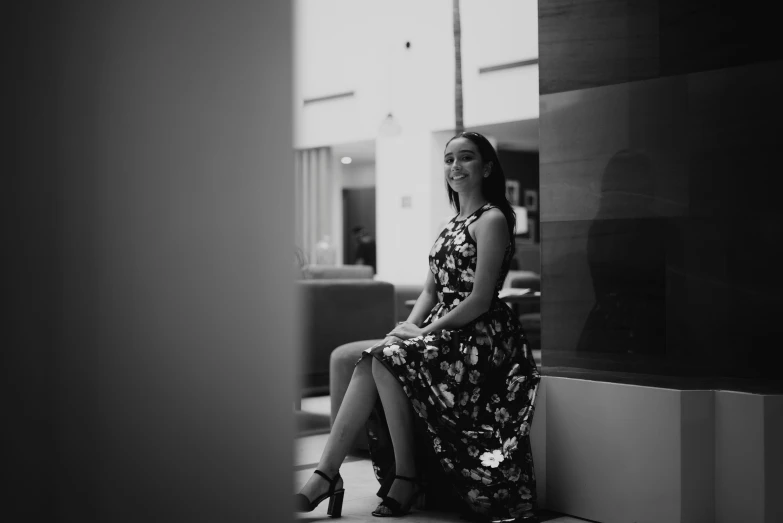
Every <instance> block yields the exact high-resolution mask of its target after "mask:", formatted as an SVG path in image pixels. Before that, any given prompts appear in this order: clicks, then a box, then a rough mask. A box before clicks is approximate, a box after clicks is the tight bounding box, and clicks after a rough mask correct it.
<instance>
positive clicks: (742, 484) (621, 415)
mask: <svg viewBox="0 0 783 523" xmlns="http://www.w3.org/2000/svg"><path fill="white" fill-rule="evenodd" d="M781 441H783V396H780V395H762V394H747V393H742V392H729V391H714V390H677V389H666V388H658V387H647V386H639V385H630V384H621V383H608V382H599V381H590V380H581V379H572V378H563V377H552V376H543V377H542V380H541V385H540V388H539V395H538V398H537V400H536V413H535V418H534V421H533V425H532V430H531V443H532V446H533V459H534V463H535V469H536V477H537V480H538V494H539V505H540V506H541V507H542V508H548V509H550V510H553V511H556V512H561V513H564V514H570V515H573V516H576V517H581V518H586V519H590V520H594V521H600V522H601V523H628V522H636V523H670V522H671V523H686V522H688V523H691V522H694V523H700V522H703V523H715V522H717V523H723V522H726V523H728V522H736V521H742V522H743V523H746V522H747V523H772V522H779V521H783V519H781V513H782V512H781V506H783V505H781V496H780V495H779V494H773V493H778V492H783V483H782V482H781V481H782V480H783V462H782V460H781V456H782V455H783V450H781V447H783V445H781V443H780V442H781Z"/></svg>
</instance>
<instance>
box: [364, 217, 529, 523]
mask: <svg viewBox="0 0 783 523" xmlns="http://www.w3.org/2000/svg"><path fill="white" fill-rule="evenodd" d="M490 208H492V206H491V205H490V204H487V205H485V206H483V207H481V208H480V209H478V210H477V211H476V212H474V213H473V214H472V215H470V216H468V217H467V218H466V219H464V220H458V219H457V218H456V217H454V218H452V220H451V221H450V222H449V223H448V225H447V226H446V227H445V228H444V230H443V232H442V233H441V234H440V236H439V237H438V239H437V240H436V241H435V244H434V245H433V247H432V250H431V251H430V257H429V265H430V270H431V271H432V273H433V275H434V276H435V280H436V282H437V296H438V302H437V303H436V304H435V306H434V307H433V308H432V310H431V311H430V313H429V315H428V316H427V318H426V319H425V320H424V324H423V325H427V324H429V323H431V322H433V321H435V320H437V319H438V318H441V317H442V316H444V315H445V314H446V313H447V312H449V311H450V310H451V309H453V308H454V307H456V306H457V304H459V303H460V301H461V300H464V299H465V298H466V297H467V296H468V295H469V294H470V292H471V291H472V289H473V280H474V274H475V270H476V259H477V256H476V242H475V240H474V239H473V238H472V237H471V235H470V233H469V232H468V226H469V225H470V224H471V223H473V222H475V221H476V220H477V219H478V218H479V217H480V216H481V215H482V214H483V213H484V212H486V211H487V210H488V209H490ZM511 241H513V240H511ZM512 256H513V251H512V248H511V243H510V242H509V245H508V247H507V248H506V254H505V257H504V259H503V264H502V269H501V271H500V274H499V276H498V280H497V284H496V288H495V291H496V292H495V297H494V298H493V300H492V304H491V306H490V308H489V310H488V311H487V312H486V313H484V314H482V315H481V316H479V317H478V318H476V319H475V320H473V321H471V322H470V323H468V324H467V325H464V326H463V327H461V328H458V329H453V330H447V329H444V330H441V331H439V332H436V333H433V334H430V335H427V336H418V337H415V338H411V339H409V340H405V341H404V342H400V343H389V344H385V345H378V346H375V347H371V348H370V349H367V350H366V351H365V352H364V353H363V354H362V358H361V359H363V358H365V357H370V356H371V357H374V358H376V359H378V360H379V361H381V362H382V363H383V364H384V366H385V367H386V368H387V369H389V370H390V371H391V372H392V373H393V374H394V375H395V376H397V378H398V379H399V380H400V382H401V384H402V388H403V390H404V391H405V394H406V395H407V396H408V398H410V401H411V404H412V407H413V411H414V412H415V415H414V418H415V431H414V434H415V439H416V448H415V452H416V454H417V467H418V470H419V474H420V476H421V478H422V479H423V480H424V482H425V485H426V486H425V493H426V495H427V500H428V501H427V504H428V505H429V506H432V507H441V508H445V507H451V508H454V507H455V502H457V503H459V502H460V501H461V502H463V504H462V507H463V511H464V512H465V514H466V515H473V516H477V517H478V518H479V519H484V520H487V521H494V520H514V519H515V518H516V519H517V520H518V521H526V520H527V519H528V518H530V520H534V518H535V508H536V483H535V475H534V473H533V458H532V453H531V448H530V424H531V422H532V419H533V408H534V406H533V404H534V400H535V396H536V391H537V388H538V383H539V380H540V376H539V373H538V369H537V368H536V364H535V361H534V360H533V354H532V351H531V350H530V348H529V346H528V344H527V339H526V337H525V333H524V331H523V330H522V326H521V325H520V324H519V321H518V320H517V318H515V317H514V315H513V313H512V312H511V309H510V308H509V307H508V306H507V305H506V304H504V303H503V302H502V301H501V300H500V299H499V298H498V297H497V291H499V290H500V289H501V288H502V285H503V282H504V280H505V277H506V275H507V273H508V269H509V265H510V262H511V258H512ZM361 359H360V360H359V361H361ZM366 427H367V433H368V436H369V446H370V456H371V459H372V462H373V468H374V471H375V475H376V477H377V478H378V481H379V482H380V483H381V488H380V490H379V491H378V495H379V496H381V497H383V496H384V495H385V494H386V493H387V492H388V490H389V488H390V487H391V483H392V482H393V480H394V473H395V467H394V453H393V452H394V451H393V448H392V445H391V438H390V436H389V431H388V426H387V425H386V419H385V416H384V414H383V407H382V405H381V402H380V400H378V401H377V402H376V405H375V408H374V410H373V413H372V414H371V415H370V418H369V419H368V421H367V425H366Z"/></svg>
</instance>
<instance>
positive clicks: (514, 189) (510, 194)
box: [506, 180, 519, 205]
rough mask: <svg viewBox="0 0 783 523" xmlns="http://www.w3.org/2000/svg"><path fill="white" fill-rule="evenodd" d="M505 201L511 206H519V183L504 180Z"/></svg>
mask: <svg viewBox="0 0 783 523" xmlns="http://www.w3.org/2000/svg"><path fill="white" fill-rule="evenodd" d="M506 199H507V200H508V203H510V204H511V205H519V182H518V181H517V180H506Z"/></svg>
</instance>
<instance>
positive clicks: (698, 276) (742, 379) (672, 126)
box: [294, 0, 783, 523]
mask: <svg viewBox="0 0 783 523" xmlns="http://www.w3.org/2000/svg"><path fill="white" fill-rule="evenodd" d="M327 4H329V5H327ZM648 4H649V6H655V9H652V8H651V9H647V8H643V7H641V6H635V5H634V6H631V5H629V6H626V5H625V4H623V3H612V2H610V3H608V4H607V5H606V6H604V7H599V6H597V5H593V4H570V3H569V4H564V3H562V2H538V3H537V4H536V3H535V2H494V3H493V7H492V9H488V8H486V6H485V5H484V4H483V3H481V2H477V1H471V0H462V2H459V6H460V9H461V14H460V23H461V39H460V46H461V47H460V51H461V57H460V62H459V63H461V68H462V70H461V81H462V86H461V89H460V95H461V96H462V100H461V103H460V105H461V106H462V107H463V109H464V125H465V128H466V129H467V130H474V131H478V132H482V133H484V134H486V135H487V136H488V137H490V140H491V141H492V142H493V145H495V147H496V149H497V150H498V153H499V156H500V158H501V162H504V165H506V162H508V166H507V167H506V172H507V173H510V174H508V175H507V176H508V178H509V180H511V184H510V187H509V192H508V196H509V199H510V200H511V199H512V198H514V197H515V190H516V191H517V194H521V195H523V196H522V197H520V198H519V199H518V200H516V201H512V204H516V205H519V206H522V207H525V209H524V213H525V215H526V217H527V223H526V224H525V228H529V230H526V232H525V234H524V235H519V236H517V237H516V245H517V251H518V253H520V254H519V255H518V257H517V260H516V265H515V267H514V268H515V269H517V270H519V271H523V272H524V273H528V272H529V273H533V274H535V277H536V282H535V284H531V283H530V280H529V279H528V280H525V281H526V283H524V285H523V284H522V283H520V284H517V285H511V284H509V282H508V281H507V285H506V287H512V286H513V287H529V288H530V287H532V288H531V289H530V290H531V291H534V292H535V293H536V295H537V296H536V297H535V303H534V304H533V305H532V306H531V307H530V308H527V309H525V311H524V312H525V313H526V314H524V315H523V316H524V317H523V318H522V319H523V324H524V325H525V327H526V328H528V329H530V331H531V333H534V335H535V337H536V340H537V346H536V349H537V351H540V352H538V362H539V365H540V367H541V370H542V374H543V376H544V378H543V382H542V387H541V391H540V393H539V397H538V398H537V400H536V401H537V407H536V408H537V410H536V421H535V422H534V424H533V433H532V435H531V439H532V442H533V448H534V459H535V464H536V471H537V481H538V484H539V499H538V502H539V506H540V507H541V509H542V512H541V518H542V520H550V519H551V520H552V521H571V519H568V518H583V519H585V520H589V521H597V522H601V523H615V522H617V523H625V522H628V521H638V522H641V521H645V522H650V523H662V522H670V521H671V522H690V521H694V522H697V521H698V522H701V521H703V522H727V523H728V522H734V521H743V522H746V521H747V522H750V521H759V522H762V521H763V522H772V521H778V520H780V519H781V518H783V515H782V514H783V512H782V511H783V508H781V505H780V503H779V501H778V500H777V498H776V496H775V495H774V494H773V492H776V491H778V490H779V488H780V487H783V482H782V480H781V477H782V476H781V470H783V469H782V468H781V467H782V466H783V465H782V464H781V459H780V458H781V451H780V444H779V441H783V396H781V393H783V383H782V382H781V381H780V377H779V375H778V374H777V373H776V372H775V371H774V370H773V368H774V367H772V366H771V361H772V360H771V358H772V349H771V347H773V346H774V345H775V339H776V337H777V335H776V334H775V333H774V329H772V328H771V326H772V325H774V324H775V319H774V313H773V311H775V310H779V309H780V294H778V293H777V291H776V290H779V289H780V288H781V286H780V282H781V279H780V275H779V271H778V270H777V269H776V268H775V267H776V266H778V265H777V263H778V262H779V261H781V260H780V259H779V256H778V255H772V254H771V253H772V251H774V250H775V249H774V246H773V243H774V242H775V241H776V240H775V238H776V235H775V234H774V231H776V230H779V225H773V224H779V223H780V211H779V210H777V208H776V206H775V205H774V203H773V201H772V200H771V199H769V197H768V196H767V195H764V194H762V193H759V192H758V191H755V190H752V189H751V187H754V186H755V187H759V186H761V185H763V181H762V180H763V175H762V174H756V173H761V172H763V171H764V168H763V167H762V166H763V165H764V161H772V159H771V157H770V156H768V153H767V152H764V151H770V150H771V149H767V148H766V146H762V145H761V144H768V145H769V146H771V141H770V140H771V137H770V136H769V135H764V134H762V133H761V131H760V129H763V128H767V127H768V125H767V123H768V120H767V118H766V116H765V114H766V113H765V111H766V110H767V109H775V110H777V111H778V112H779V110H780V103H781V102H780V99H779V97H778V96H777V95H776V94H775V93H776V92H777V91H776V90H777V89H778V88H779V87H780V86H781V80H780V74H779V73H780V71H781V62H779V61H776V60H778V59H779V58H780V57H779V56H770V54H769V53H770V52H769V50H768V49H766V48H764V47H763V42H764V40H763V38H762V37H760V36H757V37H755V39H754V38H750V39H747V40H745V41H743V42H740V40H741V39H740V35H745V32H744V31H747V30H748V25H747V24H748V23H749V22H748V20H747V19H745V18H741V19H738V20H736V21H735V22H734V25H732V26H731V27H732V30H733V31H735V34H734V33H729V34H734V36H733V37H731V38H728V39H725V38H724V37H725V34H726V33H725V31H727V29H726V27H725V26H724V27H723V29H721V31H724V33H722V34H723V35H724V37H722V38H724V39H723V40H721V43H720V44H718V43H717V40H716V39H717V38H718V37H717V33H716V31H718V29H715V28H712V27H711V26H710V25H709V23H708V21H710V20H713V21H714V20H717V19H723V18H721V17H725V16H726V13H724V12H722V11H721V9H720V8H719V7H714V8H706V7H703V8H702V11H699V14H698V16H696V17H695V18H688V17H687V15H686V13H687V10H686V9H685V8H679V7H678V8H675V7H674V3H673V2H667V1H658V2H649V3H648ZM645 5H647V4H645ZM297 6H298V7H297V10H296V11H295V19H296V24H295V28H296V30H295V34H296V37H297V42H298V45H297V48H298V53H297V55H296V57H297V60H298V61H297V62H296V71H297V76H296V79H297V82H298V83H297V87H296V90H295V91H296V93H297V95H298V96H299V97H300V98H298V99H297V102H298V103H296V104H295V107H296V109H295V120H294V123H295V145H296V148H297V151H298V152H297V154H298V155H300V156H299V162H298V164H297V180H298V181H297V188H298V190H299V191H301V192H302V194H303V196H302V197H301V199H300V201H299V203H298V205H299V206H298V207H297V209H298V211H297V212H298V213H300V214H302V215H303V216H304V215H306V217H305V218H304V219H303V220H302V221H300V222H299V223H298V224H297V231H296V234H297V246H302V248H303V250H305V251H306V252H307V254H308V255H309V256H307V257H306V258H307V261H309V262H311V263H313V264H316V263H317V260H316V258H317V256H318V255H317V253H316V244H317V240H318V239H321V238H323V237H324V236H327V237H328V238H329V239H330V241H331V243H332V244H333V246H334V249H335V250H336V252H337V256H336V259H333V260H332V261H326V263H327V264H330V263H334V264H337V265H338V266H339V265H346V264H350V263H352V258H351V256H352V252H353V251H352V250H353V249H354V248H355V244H354V243H353V240H352V238H351V235H350V233H349V231H350V230H351V227H353V226H355V225H356V224H360V225H365V226H366V225H368V224H369V225H370V231H371V234H372V236H373V237H374V238H375V240H376V243H377V257H378V260H377V273H376V274H375V275H374V276H373V278H374V280H375V281H383V282H389V283H391V284H392V285H393V286H394V288H395V293H396V295H397V303H396V307H397V308H396V309H395V313H396V316H397V317H396V318H395V319H397V320H402V319H405V312H404V310H400V306H401V304H402V303H403V301H404V299H403V298H404V297H408V298H411V297H413V298H415V291H416V289H419V290H420V286H419V287H417V284H418V285H420V279H421V278H422V274H423V273H424V271H425V270H427V268H426V256H427V252H428V250H429V247H430V245H431V242H432V241H433V239H434V238H435V237H436V236H437V234H438V231H439V230H440V227H442V225H443V223H444V221H445V219H447V218H448V216H450V213H452V212H453V211H452V210H451V209H450V208H449V207H448V203H447V198H446V195H445V190H444V184H443V180H442V174H441V169H440V167H439V162H440V161H441V160H440V158H441V156H442V149H443V145H444V144H445V141H446V140H448V138H450V137H451V136H453V134H454V132H453V129H454V125H453V119H454V117H455V109H454V108H453V107H452V104H453V103H454V100H455V95H454V70H455V65H454V64H455V59H454V56H453V54H454V52H455V46H454V39H453V34H452V30H453V26H452V20H453V18H452V8H453V6H454V4H453V3H452V2H447V1H441V2H432V3H430V4H428V6H427V7H426V8H419V10H418V11H417V12H418V15H417V16H416V17H407V16H406V13H409V12H411V10H413V9H414V7H413V4H412V3H405V2H401V3H397V4H396V5H394V6H392V5H391V4H387V5H385V6H383V7H379V6H372V7H370V6H367V5H359V3H352V2H332V3H329V2H316V1H307V0H304V1H301V2H299V3H298V4H297ZM649 6H648V7H649ZM379 18H382V19H383V20H384V24H380V23H379V22H378V19H379ZM324 20H328V23H322V22H323V21H324ZM374 24H377V25H374ZM335 28H338V29H339V30H338V31H337V33H338V34H339V35H340V36H339V37H335V36H332V32H333V30H334V29H335ZM327 33H328V34H327ZM702 33H703V34H704V37H705V39H706V40H707V41H709V42H712V43H713V44H714V45H715V46H718V45H719V47H714V46H713V47H709V48H708V47H705V46H703V45H702V44H701V43H700V41H699V40H698V39H696V38H695V37H694V36H693V35H694V34H702ZM357 41H362V42H363V45H361V46H357V45H355V42H357ZM588 51H589V52H588ZM370 53H374V54H373V56H374V58H375V60H374V62H373V64H372V65H371V66H370V67H369V68H362V69H361V70H358V69H356V70H355V69H354V67H355V66H356V65H357V64H359V63H365V64H366V63H367V61H368V60H367V57H366V55H367V54H370ZM334 56H339V57H340V60H331V61H330V60H329V57H334ZM359 71H360V72H359ZM751 93H752V97H753V98H754V99H756V100H761V102H759V103H758V104H756V105H751V106H748V105H746V104H740V103H735V104H733V103H730V102H729V100H740V99H746V98H747V97H748V96H751ZM338 115H339V121H338ZM738 149H743V150H750V149H752V150H754V151H755V153H754V154H753V155H752V158H750V157H748V156H747V155H744V154H739V153H737V150H738ZM762 158H766V159H767V160H762ZM349 162H350V163H349ZM740 172H741V173H742V175H741V176H740V175H739V174H738V173H740ZM308 177H309V178H308ZM739 178H744V179H745V181H743V182H741V183H740V182H739ZM314 179H317V180H320V182H319V183H322V184H323V185H320V186H317V187H316V186H315V185H314V182H312V180H314ZM308 180H310V181H309V182H308ZM308 183H310V185H311V187H312V191H313V193H317V191H318V190H320V191H323V192H325V193H326V194H327V195H328V196H327V197H326V198H322V199H320V200H318V197H317V196H314V195H313V194H310V195H308V194H307V190H308ZM514 184H516V187H517V189H515V187H514ZM352 191H355V194H357V195H358V194H359V193H360V192H363V195H364V196H356V197H357V198H366V202H369V203H365V204H361V203H359V204H357V203H355V200H352V199H351V198H353V196H351V195H348V196H346V194H347V193H351V192H352ZM340 194H342V198H341V197H340ZM322 196H323V195H322ZM308 248H309V251H308ZM773 260H774V261H773ZM322 263H323V261H322ZM343 277H345V274H343ZM305 278H306V277H305ZM319 278H320V276H319ZM308 292H309V291H308ZM406 292H408V295H407V296H402V297H401V295H403V294H405V293H406ZM411 292H413V294H411ZM530 297H532V296H530ZM304 300H305V302H306V304H305V309H304V312H303V314H304V315H305V317H306V318H307V317H312V316H315V315H318V314H320V313H319V312H318V311H315V310H312V309H311V308H309V306H308V305H307V303H309V301H310V300H314V298H313V297H311V296H310V295H309V294H307V297H306V298H304ZM528 303H529V304H530V303H532V302H528ZM364 306H365V305H362V307H364ZM308 315H309V316H308ZM348 316H350V314H348V315H347V316H345V321H346V322H347V323H348V324H350V319H349V317H348ZM338 323H339V322H338ZM305 324H306V325H309V324H307V323H305ZM332 324H334V322H332ZM312 328H316V327H312ZM307 336H308V338H307V340H306V342H305V345H306V346H305V347H304V350H305V356H304V357H305V359H306V360H307V359H308V358H310V355H311V352H309V351H310V350H312V347H314V346H315V345H317V342H314V341H313V340H312V337H309V336H312V335H311V334H307ZM379 337H382V335H381V334H378V335H376V336H373V335H369V334H367V332H362V333H356V334H355V335H354V336H353V337H351V334H350V333H349V334H347V338H345V339H342V338H340V339H339V340H337V341H336V340H334V339H333V340H332V341H331V343H332V345H330V346H329V347H327V348H323V347H322V348H319V349H318V350H322V351H323V350H325V352H326V353H329V352H331V350H332V348H337V347H338V346H340V345H341V344H344V343H348V342H352V341H357V340H363V339H369V338H379ZM316 358H317V356H313V359H316ZM321 358H322V360H323V363H322V364H321V365H322V367H323V368H326V367H327V366H328V362H327V360H325V359H323V358H324V356H321ZM334 359H335V356H332V360H333V362H332V365H333V366H332V372H335V370H334V369H335V367H334V365H335V363H334ZM308 361H310V360H308ZM305 367H306V368H305V369H304V371H303V372H304V373H305V374H304V378H303V379H304V383H305V386H304V395H305V396H306V397H305V399H304V400H303V402H302V405H301V409H302V411H299V412H298V415H299V417H298V418H297V422H298V423H299V429H298V430H300V434H302V436H301V437H300V438H299V439H298V440H297V451H296V452H297V454H296V456H297V457H296V461H295V474H296V478H297V480H298V481H299V482H303V481H305V480H306V478H307V477H309V475H310V474H311V473H312V470H313V469H314V468H315V463H316V462H317V457H318V455H319V451H320V448H321V447H322V445H323V442H324V441H325V440H324V438H325V436H324V435H323V432H325V431H327V430H328V418H329V416H331V417H332V418H333V416H334V413H335V409H336V406H335V402H334V401H332V402H331V404H330V402H329V398H328V396H326V395H324V394H328V392H329V391H328V389H327V386H326V383H327V382H326V381H322V382H321V387H320V388H319V387H317V386H313V387H310V388H308V387H307V384H309V383H310V381H308V380H309V379H310V378H312V377H313V375H312V374H310V375H308V374H307V373H308V372H314V369H313V368H311V367H308V366H307V365H305ZM341 376H342V375H341ZM324 379H325V380H326V379H330V380H332V381H335V380H336V381H340V380H345V379H346V377H345V376H342V377H340V378H336V377H334V376H331V377H326V378H324ZM338 389H339V387H338ZM333 390H334V389H333ZM337 404H338V405H339V401H338V402H337ZM318 416H320V417H321V418H320V425H319V422H318V421H317V420H318ZM319 426H320V432H321V434H318V433H319V429H318V427H319ZM739 449H741V450H739ZM357 452H359V453H358V454H357V455H356V456H354V457H353V458H352V459H353V460H349V461H350V463H347V464H346V469H345V470H346V473H345V474H347V476H346V477H347V478H350V479H348V481H351V482H352V483H353V485H352V486H353V489H354V491H357V492H356V496H358V497H357V499H355V500H354V501H352V502H351V504H349V505H347V508H346V510H347V515H350V517H352V518H357V519H358V520H361V518H362V517H366V516H367V513H368V512H369V511H370V510H371V509H372V507H373V506H374V504H375V503H377V498H375V497H374V490H375V488H374V487H373V485H374V478H373V475H372V473H371V470H370V468H371V467H370V465H369V461H368V457H367V456H366V455H365V454H366V452H365V453H364V454H363V453H362V451H357ZM297 484H298V483H297ZM750 506H752V507H754V508H753V509H749V507H750ZM319 510H320V509H319ZM324 510H325V509H324ZM322 512H324V511H322ZM316 514H317V512H316ZM324 514H325V512H324ZM321 516H323V514H322V515H321ZM301 517H302V518H303V519H304V520H312V519H313V518H315V519H317V518H318V517H317V516H313V515H312V514H305V515H303V516H301ZM410 517H411V519H412V520H413V521H448V520H450V519H449V517H452V518H453V517H454V516H453V514H452V515H451V516H449V515H448V514H439V513H428V512H416V513H415V514H414V515H412V516H410ZM556 518H565V519H556Z"/></svg>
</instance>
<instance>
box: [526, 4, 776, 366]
mask: <svg viewBox="0 0 783 523" xmlns="http://www.w3.org/2000/svg"><path fill="white" fill-rule="evenodd" d="M539 5H540V27H539V31H540V41H541V47H540V52H541V56H540V64H541V68H540V82H541V93H542V96H541V117H540V133H541V134H540V136H541V146H540V161H541V169H540V180H541V221H542V227H541V230H542V271H543V282H542V347H543V350H544V352H543V363H544V366H545V367H550V368H566V367H568V368H582V369H594V370H604V371H622V372H632V373H646V374H661V375H674V376H711V377H716V378H721V377H722V378H768V379H776V378H777V377H778V375H777V374H778V373H777V372H776V371H775V367H774V366H773V365H772V359H773V357H774V356H775V349H774V347H775V346H776V344H779V341H778V340H779V339H780V335H781V334H783V328H781V326H780V325H783V324H780V322H779V321H778V315H779V314H780V312H781V311H783V298H782V297H783V277H782V276H781V270H780V267H783V255H781V254H779V253H778V251H780V250H781V249H779V248H777V244H778V243H779V238H780V237H781V228H782V227H783V211H781V206H780V205H778V203H777V202H776V200H777V193H776V192H775V191H774V190H773V189H772V183H773V182H774V180H775V174H774V173H775V172H776V171H777V170H778V169H777V168H776V167H775V166H776V165H777V164H778V163H779V156H780V154H779V152H778V151H779V147H780V146H779V138H778V136H779V131H778V130H777V127H778V126H779V125H780V122H781V121H783V118H782V117H783V102H782V101H781V97H780V93H781V92H783V61H780V60H778V61H775V60H774V58H776V55H775V53H777V52H778V51H777V48H776V47H768V46H766V42H767V39H769V37H768V36H765V35H749V33H748V31H747V28H748V23H749V19H748V15H747V14H746V13H740V14H738V15H737V17H736V19H735V20H733V21H731V20H728V19H727V17H726V16H725V9H726V8H725V7H722V6H721V5H720V4H709V5H708V4H706V3H699V4H698V5H697V3H696V2H686V4H684V6H675V5H674V3H672V2H665V1H657V2H656V1H653V0H650V1H643V2H591V3H576V4H571V3H565V2H541V3H540V4H539ZM735 10H736V9H735ZM739 11H743V10H741V9H740V10H739ZM747 11H750V10H747ZM755 16H756V17H758V15H755ZM760 18H764V17H760ZM653 20H654V21H655V23H654V24H653ZM766 23H767V22H766V21H764V20H759V23H758V25H757V29H758V30H763V28H764V27H765V24H766ZM650 31H652V32H650ZM716 31H720V32H721V33H720V34H721V35H724V37H723V39H722V40H720V42H718V40H716V38H717V36H716V35H717V33H716ZM745 36H748V38H744V37H745ZM653 37H654V38H653ZM654 41H655V42H657V43H655V45H653V43H654ZM675 43H677V44H676V45H675ZM580 46H581V47H580ZM637 58H638V61H637V60H636V59H637ZM777 58H783V57H781V56H777Z"/></svg>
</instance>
